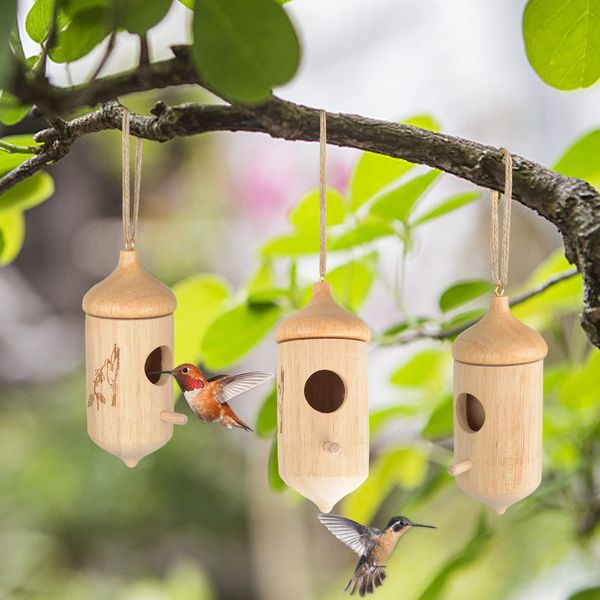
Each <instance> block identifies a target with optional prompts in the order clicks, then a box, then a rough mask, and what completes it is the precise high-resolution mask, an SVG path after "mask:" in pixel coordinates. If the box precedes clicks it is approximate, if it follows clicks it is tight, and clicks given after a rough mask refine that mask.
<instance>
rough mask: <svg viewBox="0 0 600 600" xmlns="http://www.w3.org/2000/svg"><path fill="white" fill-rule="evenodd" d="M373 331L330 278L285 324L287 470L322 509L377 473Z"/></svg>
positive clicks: (281, 400)
mask: <svg viewBox="0 0 600 600" xmlns="http://www.w3.org/2000/svg"><path fill="white" fill-rule="evenodd" d="M370 337H371V334H370V331H369V328H368V327H367V326H366V325H365V324H364V323H363V322H362V321H361V320H360V319H359V318H357V317H355V316H354V315H352V314H351V313H349V312H348V311H346V310H344V309H343V308H342V307H341V306H339V305H338V304H337V303H336V301H335V300H334V299H333V297H332V295H331V289H330V287H329V284H328V283H327V282H325V281H321V282H318V283H316V284H315V285H314V288H313V295H312V299H311V301H310V302H309V304H308V305H307V306H306V307H305V308H304V309H302V310H301V311H299V312H298V313H296V314H295V315H293V316H291V317H290V318H288V319H287V320H285V321H284V322H283V323H282V324H281V326H280V327H279V329H278V330H277V334H276V339H277V378H278V382H277V386H278V394H277V398H278V401H277V414H278V430H277V431H278V458H279V473H280V475H281V477H282V479H283V480H284V481H285V482H286V483H287V484H288V485H289V486H290V487H291V488H293V489H295V490H296V491H298V492H300V493H301V494H302V495H303V496H306V497H307V498H309V499H310V500H312V501H313V502H314V503H315V504H316V505H317V506H318V507H319V509H320V510H321V511H322V512H329V511H330V510H331V509H332V508H333V506H334V505H335V504H336V503H337V502H338V501H339V500H340V499H341V498H343V497H344V496H345V495H346V494H348V493H349V492H351V491H352V490H354V489H356V488H357V487H358V486H359V485H360V484H361V483H362V482H363V481H364V480H365V479H366V478H367V475H368V473H369V414H368V389H367V344H368V342H369V340H370Z"/></svg>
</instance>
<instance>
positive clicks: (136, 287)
mask: <svg viewBox="0 0 600 600" xmlns="http://www.w3.org/2000/svg"><path fill="white" fill-rule="evenodd" d="M82 305H83V310H84V312H85V313H86V314H88V315H92V316H94V317H104V318H110V319H149V318H152V317H164V316H166V315H170V314H172V313H174V312H175V308H176V307H177V299H176V298H175V294H173V292H172V291H171V290H170V289H169V288H168V287H167V286H166V285H164V284H163V283H161V282H160V281H158V280H157V279H155V278H154V277H152V275H150V274H149V273H147V272H146V271H145V270H144V269H143V268H142V266H141V265H140V263H139V259H138V255H137V252H136V251H135V250H131V251H125V250H123V251H121V255H120V258H119V264H118V265H117V267H116V269H115V270H114V271H113V272H112V273H111V274H110V275H109V276H108V277H107V278H106V279H103V280H102V281H101V282H100V283H97V284H96V285H95V286H94V287H93V288H92V289H91V290H89V292H88V293H87V294H86V295H85V296H84V297H83V303H82Z"/></svg>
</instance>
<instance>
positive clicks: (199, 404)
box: [148, 363, 273, 431]
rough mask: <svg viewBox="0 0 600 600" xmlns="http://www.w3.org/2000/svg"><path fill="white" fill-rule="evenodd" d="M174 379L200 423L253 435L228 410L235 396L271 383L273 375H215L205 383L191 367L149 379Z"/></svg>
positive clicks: (195, 369) (196, 368)
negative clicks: (239, 430)
mask: <svg viewBox="0 0 600 600" xmlns="http://www.w3.org/2000/svg"><path fill="white" fill-rule="evenodd" d="M159 373H161V374H167V375H173V377H175V380H176V381H177V383H178V384H179V387H180V388H181V391H182V392H183V395H184V396H185V399H186V400H187V403H188V404H189V405H190V408H191V409H192V410H193V411H194V413H195V415H196V416H197V417H198V418H199V419H200V420H201V421H207V422H209V423H220V424H221V425H222V426H223V427H227V428H228V429H232V428H233V427H237V428H240V429H245V430H246V431H252V429H250V427H248V425H246V423H244V421H242V420H241V419H240V418H239V417H238V416H237V415H236V414H235V413H234V412H233V410H232V408H231V407H230V406H229V404H228V402H229V400H231V399H232V398H234V397H235V396H238V395H239V394H243V393H244V392H247V391H248V390H251V389H252V388H255V387H256V386H258V385H260V384H261V383H264V382H265V381H267V380H268V379H271V377H273V375H272V374H271V373H266V372H264V371H250V372H249V373H240V374H239V375H216V376H215V377H211V378H210V379H205V377H204V375H203V374H202V371H201V370H200V369H199V368H198V367H196V366H195V365H192V364H190V363H184V364H182V365H179V366H178V367H175V368H174V369H173V370H172V371H151V372H149V373H148V375H158V374H159Z"/></svg>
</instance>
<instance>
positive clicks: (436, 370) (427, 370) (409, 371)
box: [390, 350, 449, 388]
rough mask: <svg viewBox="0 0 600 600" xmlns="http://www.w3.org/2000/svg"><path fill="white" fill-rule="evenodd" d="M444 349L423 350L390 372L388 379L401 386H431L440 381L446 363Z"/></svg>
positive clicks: (446, 353) (446, 358)
mask: <svg viewBox="0 0 600 600" xmlns="http://www.w3.org/2000/svg"><path fill="white" fill-rule="evenodd" d="M448 361H449V357H448V352H447V351H445V350H423V351H422V352H419V353H417V354H415V355H414V356H413V357H412V358H411V359H410V360H408V362H406V363H404V364H403V365H402V366H401V367H400V368H399V369H396V371H394V373H393V374H392V376H391V378H390V381H391V382H392V383H393V384H394V385H398V386H401V387H412V388H420V387H424V386H428V387H433V386H437V385H439V384H440V383H441V381H442V379H443V376H444V373H445V369H446V366H447V364H448Z"/></svg>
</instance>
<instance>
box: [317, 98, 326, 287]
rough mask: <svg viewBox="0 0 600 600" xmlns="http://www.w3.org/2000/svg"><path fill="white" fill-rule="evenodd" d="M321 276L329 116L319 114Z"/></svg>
mask: <svg viewBox="0 0 600 600" xmlns="http://www.w3.org/2000/svg"><path fill="white" fill-rule="evenodd" d="M319 242H320V244H319V275H320V277H321V281H323V280H324V279H325V273H326V271H327V114H326V113H325V111H324V110H322V111H320V112H319Z"/></svg>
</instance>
